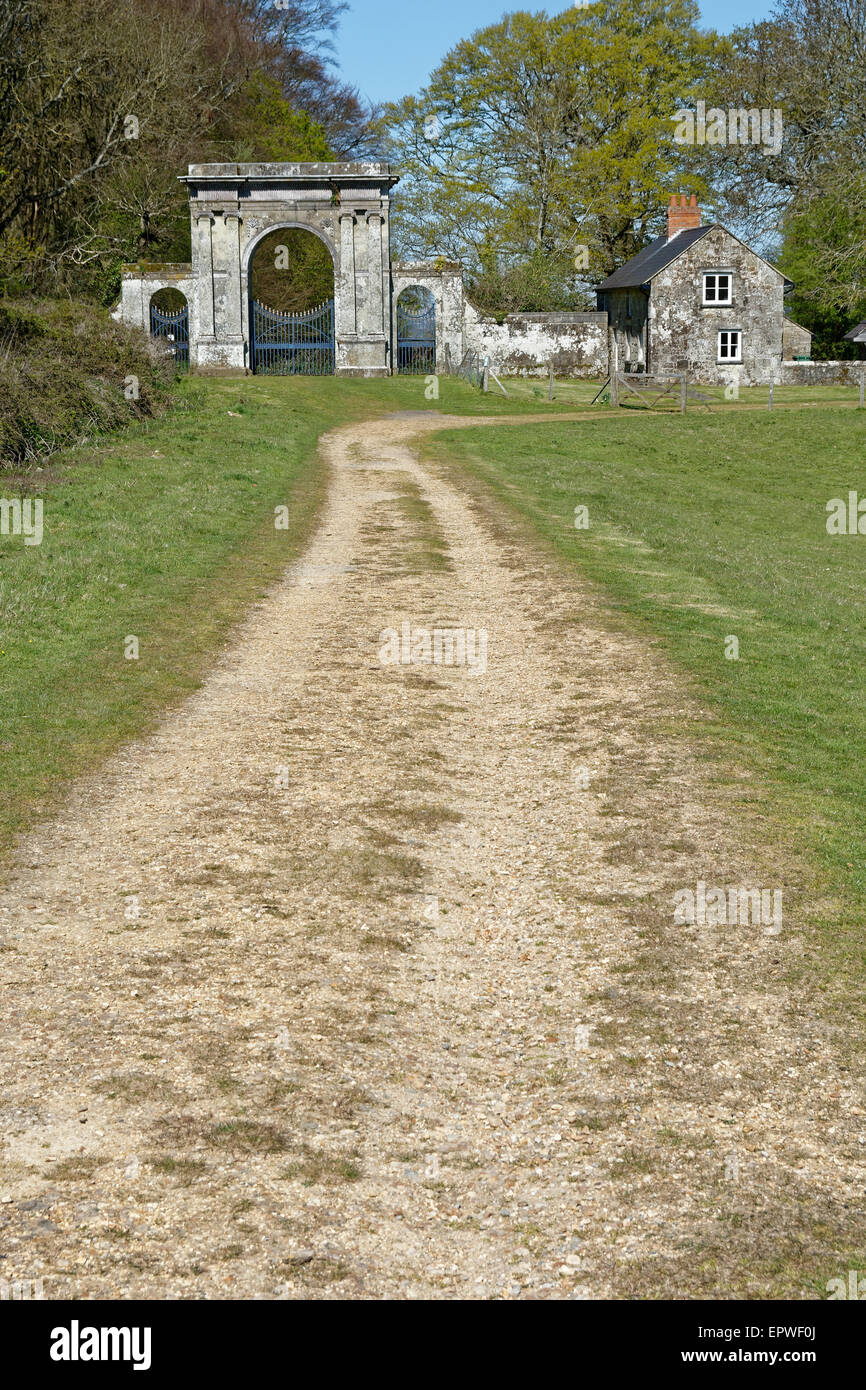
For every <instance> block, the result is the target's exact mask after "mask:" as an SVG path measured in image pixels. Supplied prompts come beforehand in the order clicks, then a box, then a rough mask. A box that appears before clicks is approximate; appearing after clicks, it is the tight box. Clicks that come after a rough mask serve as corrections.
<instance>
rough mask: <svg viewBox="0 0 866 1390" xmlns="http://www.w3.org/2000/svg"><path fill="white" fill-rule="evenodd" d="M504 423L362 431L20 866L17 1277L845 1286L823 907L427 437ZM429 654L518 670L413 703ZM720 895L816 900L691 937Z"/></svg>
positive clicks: (637, 674) (847, 1077) (461, 670)
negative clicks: (260, 574)
mask: <svg viewBox="0 0 866 1390" xmlns="http://www.w3.org/2000/svg"><path fill="white" fill-rule="evenodd" d="M469 423H476V422H474V421H467V420H457V419H455V420H453V421H448V420H445V419H443V418H442V417H440V418H438V419H431V418H427V419H420V418H419V419H390V420H385V421H381V422H378V423H376V424H373V425H365V426H363V427H361V426H353V427H351V428H347V429H343V430H340V431H337V432H335V433H333V434H331V435H330V436H327V437H326V438H325V439H324V440H323V441H322V448H323V449H324V450H325V452H326V455H327V457H328V460H329V464H330V467H331V469H332V474H333V478H332V487H331V492H330V500H329V505H328V509H327V512H326V515H325V517H324V520H323V523H322V525H321V527H320V529H319V531H318V533H317V534H316V536H315V537H314V539H313V542H312V543H311V545H310V547H309V549H308V551H307V553H306V555H305V557H304V560H303V562H302V563H299V564H297V565H295V566H293V567H292V569H291V570H290V571H288V572H287V574H286V576H285V578H284V580H283V581H281V583H280V584H279V585H277V586H276V587H275V588H274V589H273V591H272V592H271V593H270V594H269V595H268V597H267V598H266V599H265V600H264V601H263V602H261V603H260V604H258V605H257V606H256V608H255V609H254V610H253V611H252V612H251V614H250V615H249V618H248V620H247V622H246V623H245V625H244V626H243V627H242V629H241V630H240V631H239V632H238V634H237V636H236V639H235V641H234V643H233V645H232V646H231V648H230V649H229V650H227V651H226V652H225V653H224V654H223V656H222V657H221V658H220V659H219V661H218V662H217V664H216V665H215V667H214V669H213V672H212V674H211V676H210V677H209V679H208V680H207V682H206V683H205V684H204V686H203V687H202V689H201V690H200V691H199V692H197V693H196V694H195V695H194V696H193V697H192V698H191V699H189V700H188V701H187V702H186V703H185V704H184V705H183V706H182V707H181V708H179V709H178V710H176V711H175V712H173V713H171V714H170V715H169V716H168V717H167V718H166V720H165V722H164V724H163V726H162V727H161V729H160V730H159V732H158V733H157V734H155V735H154V736H152V737H149V738H148V739H146V740H143V741H141V742H139V743H137V744H134V745H131V746H129V747H127V748H126V749H125V750H124V751H123V752H122V753H120V754H119V755H118V756H117V757H115V758H114V759H113V760H112V761H111V763H110V764H108V765H107V766H106V767H105V768H103V769H102V770H101V771H100V772H99V773H98V774H97V775H95V776H93V777H91V778H89V779H87V780H86V781H83V782H81V783H79V784H78V785H77V787H76V789H75V792H74V794H73V795H72V797H71V798H70V799H69V801H68V802H67V804H66V805H65V807H64V809H63V812H62V813H61V814H60V815H59V817H58V818H57V819H56V820H54V821H53V822H52V823H51V824H50V825H48V826H42V827H40V828H39V830H38V831H37V832H35V833H33V834H32V835H31V836H29V838H28V839H26V840H25V841H24V842H23V843H22V845H21V849H20V853H19V857H18V864H17V867H16V869H15V871H14V873H13V875H12V877H11V879H10V881H9V882H8V884H7V886H6V890H5V893H4V896H3V899H2V910H0V931H2V934H3V943H4V949H3V951H2V953H0V969H2V976H3V998H4V1020H5V1027H4V1035H5V1038H4V1049H3V1070H2V1108H3V1126H2V1148H0V1201H2V1205H0V1254H2V1257H3V1259H2V1264H0V1277H4V1278H6V1279H9V1280H13V1279H32V1280H36V1279H39V1278H42V1279H44V1289H45V1295H46V1297H75V1298H106V1297H122V1298H137V1297H145V1298H235V1297H243V1298H265V1299H270V1298H307V1297H315V1298H382V1297H408V1298H424V1297H433V1298H467V1297H469V1298H476V1297H477V1298H481V1297H496V1298H499V1297H505V1298H520V1297H523V1298H525V1297H553V1298H561V1297H566V1298H568V1297H578V1298H609V1297H615V1298H619V1297H635V1296H637V1297H681V1298H690V1297H706V1296H717V1297H726V1296H736V1295H745V1296H757V1297H762V1296H766V1295H767V1294H769V1293H780V1292H781V1293H783V1294H786V1293H787V1294H793V1295H794V1296H801V1297H813V1296H816V1294H817V1293H818V1292H819V1291H820V1290H822V1289H823V1282H824V1280H825V1279H827V1278H830V1277H832V1276H834V1275H836V1274H839V1275H844V1274H845V1273H846V1271H847V1268H848V1264H847V1263H845V1261H847V1260H848V1259H850V1258H851V1257H852V1252H853V1251H854V1250H855V1248H856V1245H857V1242H858V1240H860V1239H862V1229H863V1194H864V1190H866V1164H864V1149H863V1145H862V1142H861V1141H862V1115H863V1110H862V1109H861V1104H860V1097H861V1094H862V1093H861V1091H860V1088H859V1082H857V1080H856V1078H855V1074H854V1070H853V1069H852V1063H851V1061H850V1058H847V1059H846V1057H845V1053H844V1048H843V1046H842V1038H843V1037H844V1020H842V1021H841V1027H840V1030H839V1034H838V1036H837V1034H836V1033H835V1032H834V1030H833V1029H832V1028H831V1026H830V1025H829V1024H828V1023H827V1021H826V1020H825V1019H824V1018H823V1017H822V1016H821V1015H820V1014H819V1013H818V1012H817V1011H816V1010H815V1009H814V1007H813V1004H812V1002H811V1001H810V1000H809V999H808V997H805V996H804V997H801V996H800V995H799V994H797V993H796V991H795V990H794V988H793V986H792V985H791V984H790V981H791V979H792V978H793V971H794V967H796V966H797V965H798V964H800V965H801V964H802V956H803V952H804V950H805V949H806V947H805V945H804V932H803V930H802V928H803V925H804V924H803V922H802V921H799V920H798V918H797V905H796V904H797V884H796V883H792V882H790V881H789V880H788V879H787V878H786V877H784V871H783V870H782V869H780V868H779V867H778V866H775V867H772V866H771V867H770V868H769V869H768V865H767V862H766V860H762V861H761V862H760V863H759V862H758V861H757V859H756V858H752V857H750V855H755V854H756V853H757V852H756V851H750V850H749V849H748V846H745V847H744V845H743V843H742V840H743V839H744V838H745V836H744V832H743V829H742V827H740V826H738V825H737V824H736V817H735V814H734V810H733V808H734V806H735V804H736V799H735V796H734V792H735V791H737V790H738V788H739V783H740V782H742V780H743V779H742V777H740V778H738V776H737V775H735V774H733V773H732V774H731V776H730V783H731V787H733V791H732V790H731V787H729V788H727V789H726V788H725V786H724V785H722V784H720V783H719V782H718V781H717V780H716V781H714V780H713V778H712V777H711V775H710V773H711V769H710V768H709V765H708V763H707V762H706V760H704V759H701V758H699V757H698V756H697V754H696V753H695V752H694V751H692V749H691V747H690V746H689V745H688V744H687V742H686V741H685V740H684V739H683V737H682V736H681V735H678V734H675V733H674V732H668V731H669V730H671V729H672V728H673V724H674V721H681V720H682V719H683V718H684V717H685V718H686V719H688V720H690V721H691V722H692V724H693V726H694V729H695V735H696V739H697V740H699V736H700V725H701V720H702V718H703V717H704V716H703V714H702V712H701V710H700V709H699V708H698V707H697V706H695V705H692V704H690V703H689V699H688V698H687V697H686V696H685V695H684V694H683V691H682V689H681V688H679V687H678V685H677V683H676V681H675V680H674V679H673V677H672V676H671V674H670V673H669V671H667V670H666V668H665V666H664V664H663V662H662V660H661V659H660V657H659V656H658V655H657V654H656V653H655V652H654V651H653V650H652V649H651V647H649V646H648V645H647V644H645V643H643V642H641V641H640V640H638V639H637V638H635V637H633V636H630V635H624V634H623V633H622V632H621V631H618V630H617V626H616V624H615V623H613V622H611V620H610V615H609V614H608V613H607V612H606V611H605V610H604V608H603V606H601V605H600V604H599V601H598V599H597V598H595V597H594V596H593V594H592V593H591V592H589V591H588V590H586V589H584V588H582V587H581V585H580V582H579V580H577V579H576V578H572V577H569V576H568V575H567V574H565V573H564V572H563V570H562V569H561V568H559V567H558V566H557V565H556V563H555V562H554V561H553V560H552V559H551V558H550V556H549V554H548V553H546V552H544V551H543V550H542V549H541V548H540V547H536V546H534V544H533V543H532V542H531V541H530V540H529V539H528V538H527V537H526V536H525V535H522V534H521V533H520V532H519V531H518V530H517V529H516V523H512V522H509V521H508V520H507V518H506V517H505V516H504V515H503V514H502V513H500V512H499V511H497V510H496V509H495V507H494V506H493V504H492V503H490V502H488V501H486V500H485V499H484V497H483V496H482V495H480V494H479V493H478V492H477V491H476V490H474V489H464V488H462V487H458V486H456V485H455V483H454V481H453V480H451V479H450V477H449V474H448V471H447V470H445V469H438V468H437V469H436V470H432V469H431V468H427V467H424V466H422V465H421V464H420V463H419V461H418V458H417V456H416V453H415V452H413V445H412V444H411V439H412V436H414V435H418V434H419V433H420V432H422V431H423V430H425V429H432V428H441V427H442V425H443V424H453V425H454V426H455V427H456V426H458V425H465V424H469ZM478 423H480V422H478ZM485 423H491V422H490V421H486V422H485ZM404 624H409V627H410V629H411V631H412V632H413V634H414V642H415V655H416V657H418V658H423V656H424V654H425V652H424V646H423V635H422V632H421V630H424V631H428V632H432V630H433V629H445V628H448V629H461V630H468V631H469V632H470V634H472V633H475V634H480V633H481V632H482V630H483V632H484V633H486V652H485V651H484V649H483V648H482V647H481V646H479V645H476V646H475V648H474V658H475V662H474V666H471V665H469V664H463V665H458V664H454V665H445V664H441V663H435V662H429V661H424V660H423V659H416V660H413V661H411V662H409V663H407V664H403V663H402V662H397V663H384V664H383V661H382V660H381V649H382V648H383V646H384V645H385V643H386V641H387V639H386V638H383V636H382V634H383V633H384V632H386V630H388V629H393V630H395V631H396V632H397V633H398V634H399V635H400V637H399V642H398V647H399V645H400V643H401V642H402V633H403V625H404ZM471 640H472V638H471V636H470V644H471ZM477 641H478V642H480V641H481V638H480V637H478V639H477ZM469 650H470V654H473V651H472V647H471V645H470V649H469ZM482 658H486V669H484V667H485V660H484V659H482ZM142 660H146V653H143V655H142ZM698 746H699V744H698V743H697V742H696V743H695V747H698ZM768 872H770V873H773V872H775V875H776V876H775V877H770V878H768V877H767V874H768ZM780 875H782V877H780ZM700 879H703V880H705V881H707V882H708V883H722V884H731V883H742V882H752V881H754V882H757V883H759V884H760V883H762V884H764V885H772V886H782V887H784V890H785V902H786V915H785V923H784V928H783V931H782V933H781V934H780V935H776V934H774V933H772V932H766V931H763V930H762V929H761V928H760V927H731V928H725V929H718V928H708V929H701V928H697V927H695V928H691V927H688V926H676V925H675V924H674V921H673V909H672V897H673V893H674V892H675V891H676V890H677V889H680V888H684V887H689V886H692V887H694V885H695V884H696V882H697V881H698V880H700ZM789 903H790V908H789V906H788V904H789Z"/></svg>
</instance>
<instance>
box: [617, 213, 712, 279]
mask: <svg viewBox="0 0 866 1390" xmlns="http://www.w3.org/2000/svg"><path fill="white" fill-rule="evenodd" d="M714 226H715V223H714V222H710V223H709V225H708V226H706V227H690V228H689V229H688V230H687V231H684V232H678V233H677V235H676V236H675V237H671V239H670V241H668V238H667V237H666V236H658V237H656V239H655V241H651V242H650V244H649V246H645V247H644V249H643V250H642V251H638V253H637V255H636V256H632V258H631V260H630V261H626V263H625V265H621V266H620V267H619V269H618V270H615V271H614V272H613V275H609V276H608V277H607V279H606V280H602V282H601V284H600V285H597V286H596V289H598V290H633V289H637V287H638V286H639V285H645V284H646V282H647V281H648V280H651V279H652V278H653V276H654V275H658V273H659V271H660V270H664V268H665V266H666V265H670V263H671V261H673V260H676V258H677V256H679V255H681V254H682V252H683V251H685V250H686V249H687V248H688V247H689V246H691V245H693V243H694V242H696V241H700V239H701V237H702V236H706V234H707V232H711V231H712V230H713V227H714Z"/></svg>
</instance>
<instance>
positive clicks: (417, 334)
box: [397, 299, 436, 376]
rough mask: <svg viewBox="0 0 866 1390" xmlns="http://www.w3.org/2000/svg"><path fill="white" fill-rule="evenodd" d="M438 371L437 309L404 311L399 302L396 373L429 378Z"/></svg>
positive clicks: (432, 305) (431, 306)
mask: <svg viewBox="0 0 866 1390" xmlns="http://www.w3.org/2000/svg"><path fill="white" fill-rule="evenodd" d="M435 370H436V306H435V304H434V303H433V301H432V299H431V301H430V306H429V308H427V309H421V310H414V309H408V308H405V307H404V306H403V305H402V304H401V303H400V301H399V300H398V301H397V371H398V372H405V373H407V374H411V375H414V374H415V373H419V374H421V375H425V376H426V375H427V374H428V373H430V372H435Z"/></svg>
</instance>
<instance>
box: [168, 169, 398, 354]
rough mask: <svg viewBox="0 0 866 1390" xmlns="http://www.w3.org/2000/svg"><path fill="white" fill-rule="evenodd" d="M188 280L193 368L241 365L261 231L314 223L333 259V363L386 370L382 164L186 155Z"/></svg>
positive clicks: (385, 180) (388, 178)
mask: <svg viewBox="0 0 866 1390" xmlns="http://www.w3.org/2000/svg"><path fill="white" fill-rule="evenodd" d="M182 182H184V183H185V184H186V185H187V189H188V192H189V200H190V217H191V219H192V279H193V283H194V286H195V290H194V305H193V312H192V314H191V324H190V338H191V356H192V366H193V367H194V368H195V369H197V370H198V371H205V372H213V373H220V372H227V373H234V372H237V371H238V370H249V368H250V320H249V270H250V264H251V258H252V254H253V252H254V250H255V247H256V245H257V244H258V242H259V241H261V240H262V239H263V237H264V236H266V235H267V234H268V233H269V232H271V231H274V230H277V229H278V228H282V227H286V228H290V227H296V228H299V229H301V230H305V231H310V232H313V233H314V234H315V235H316V236H318V237H319V238H320V239H321V240H322V241H324V242H325V244H326V245H327V246H328V248H329V250H330V252H331V255H332V257H333V260H334V313H335V326H336V372H337V375H338V376H387V375H388V373H389V370H390V358H391V333H390V318H391V315H390V283H389V280H390V276H389V272H390V191H391V188H392V187H393V186H394V184H395V183H396V182H397V179H396V177H395V176H393V175H392V174H391V171H390V165H388V164H378V163H371V164H366V163H365V164H361V163H358V164H192V165H190V168H189V173H188V174H186V175H184V176H183V179H182Z"/></svg>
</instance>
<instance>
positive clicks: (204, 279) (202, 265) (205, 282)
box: [191, 212, 214, 343]
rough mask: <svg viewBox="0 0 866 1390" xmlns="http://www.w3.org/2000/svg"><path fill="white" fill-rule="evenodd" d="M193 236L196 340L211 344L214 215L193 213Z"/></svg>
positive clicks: (212, 336) (212, 334)
mask: <svg viewBox="0 0 866 1390" xmlns="http://www.w3.org/2000/svg"><path fill="white" fill-rule="evenodd" d="M193 218H194V221H195V235H194V236H193V239H192V258H193V259H192V273H193V280H194V283H195V286H196V313H195V315H194V316H191V317H194V318H195V319H196V321H197V324H198V334H197V336H198V340H199V341H201V340H205V341H207V342H211V343H212V342H213V339H214V294H213V246H212V244H211V237H212V229H213V223H214V215H213V213H212V212H195V213H193Z"/></svg>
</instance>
